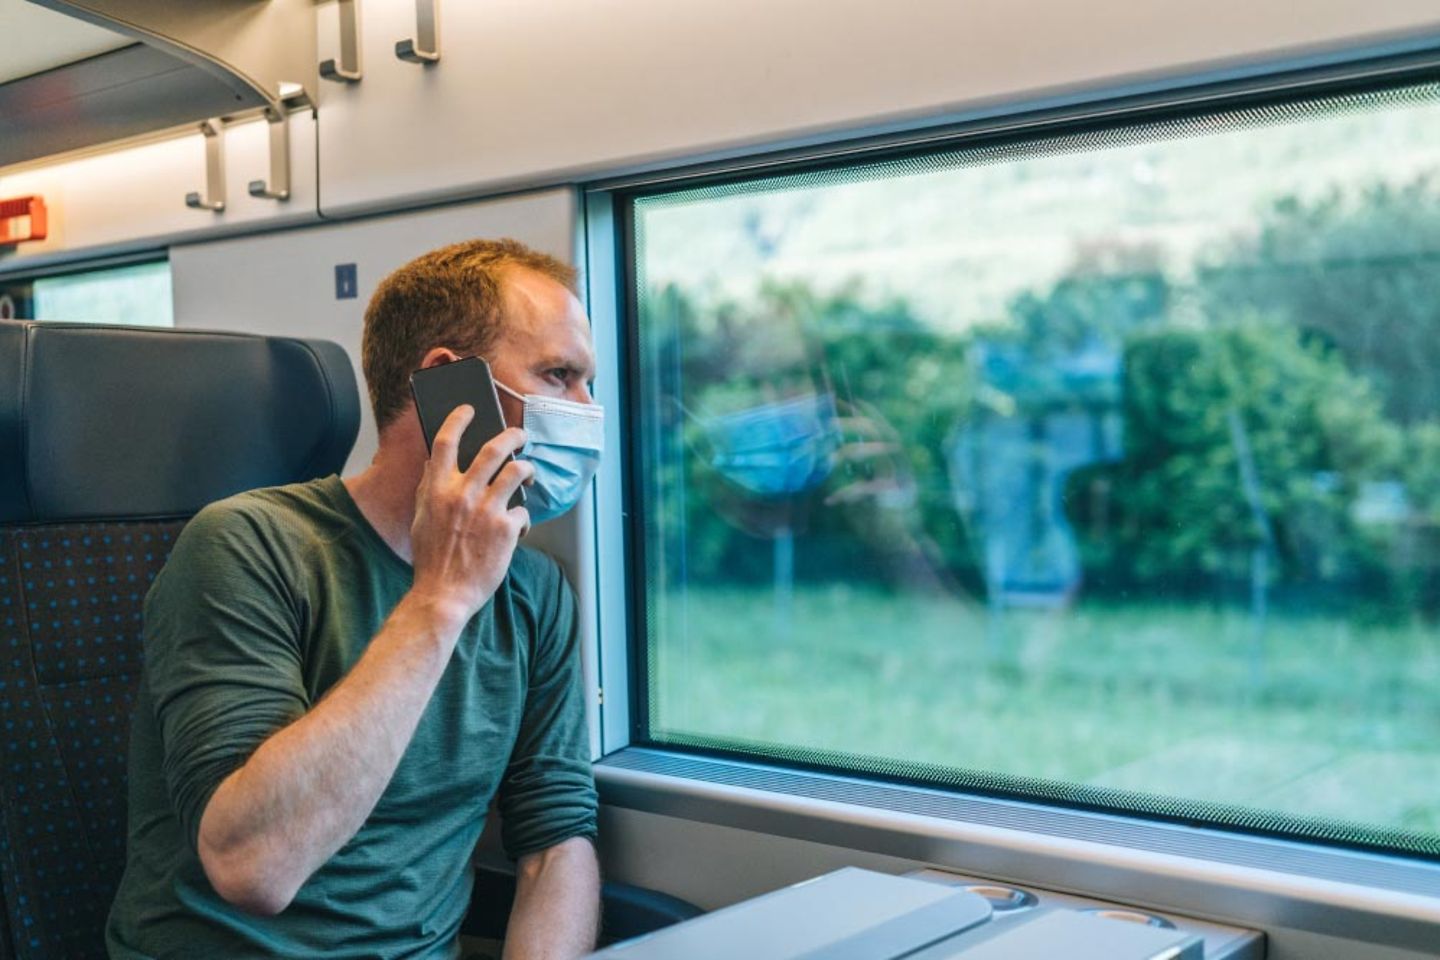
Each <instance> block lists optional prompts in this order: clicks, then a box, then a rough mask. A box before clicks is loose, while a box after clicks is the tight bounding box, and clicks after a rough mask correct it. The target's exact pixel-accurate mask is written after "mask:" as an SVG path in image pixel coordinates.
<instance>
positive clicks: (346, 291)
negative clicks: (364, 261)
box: [335, 263, 359, 300]
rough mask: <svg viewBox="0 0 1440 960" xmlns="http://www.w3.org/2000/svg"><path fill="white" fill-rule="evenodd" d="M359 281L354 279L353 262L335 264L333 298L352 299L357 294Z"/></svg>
mask: <svg viewBox="0 0 1440 960" xmlns="http://www.w3.org/2000/svg"><path fill="white" fill-rule="evenodd" d="M358 287H359V283H358V281H357V280H356V279H355V264H353V263H337V264H335V299H336V300H354V299H355V298H356V297H357V296H358V295H359V294H358Z"/></svg>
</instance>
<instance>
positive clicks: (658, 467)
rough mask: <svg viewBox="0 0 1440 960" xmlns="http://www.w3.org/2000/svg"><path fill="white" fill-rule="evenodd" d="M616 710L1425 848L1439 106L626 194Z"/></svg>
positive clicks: (1433, 721) (1295, 113)
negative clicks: (636, 672)
mask: <svg viewBox="0 0 1440 960" xmlns="http://www.w3.org/2000/svg"><path fill="white" fill-rule="evenodd" d="M633 202H634V218H633V220H634V240H635V250H636V254H635V256H636V265H635V266H636V278H637V279H636V284H637V290H636V294H637V302H638V330H639V348H640V350H639V356H640V364H641V367H640V382H639V392H640V397H641V404H642V418H641V421H640V427H639V432H638V434H637V437H636V442H637V444H638V445H639V448H640V455H641V463H642V470H641V475H640V479H639V484H640V486H639V488H638V492H639V506H640V508H641V511H642V513H643V527H642V538H643V559H644V573H645V578H646V579H645V582H646V593H645V597H646V610H645V617H644V629H645V633H646V641H647V648H648V654H649V655H648V658H647V660H648V663H647V666H646V682H647V685H648V718H647V723H648V734H649V736H650V738H651V739H652V740H654V741H656V742H660V743H669V744H679V745H691V746H704V747H712V748H721V749H730V750H740V751H746V752H752V753H760V754H764V755H769V756H775V757H781V758H790V759H795V760H801V761H812V762H815V763H819V764H823V765H827V766H840V767H846V768H851V769H858V770H864V771H870V772H874V773H881V774H887V775H897V776H902V777H907V778H914V779H919V780H923V781H930V782H937V781H938V782H943V783H949V784H953V785H957V786H963V787H967V788H972V789H989V790H997V791H1001V792H1006V793H1017V794H1023V795H1028V796H1036V797H1041V798H1045V799H1050V800H1055V801H1060V802H1080V803H1086V804H1096V805H1101V806H1106V807H1112V808H1118V809H1123V810H1130V811H1134V812H1140V813H1151V814H1157V815H1162V816H1181V817H1186V818H1192V817H1194V818H1201V819H1205V820H1208V821H1211V822H1216V823H1220V824H1230V825H1234V826H1241V827H1246V828H1259V829H1267V830H1277V831H1282V832H1286V833H1291V834H1298V835H1305V836H1310V837H1315V838H1320V839H1333V840H1339V841H1343V842H1354V843H1362V844H1373V845H1380V846H1386V847H1390V848H1395V849H1401V850H1409V851H1415V852H1426V853H1432V854H1433V853H1436V852H1440V792H1437V790H1436V789H1435V784H1437V783H1440V697H1437V696H1436V695H1435V691H1436V690H1437V689H1440V92H1437V89H1436V88H1435V87H1433V86H1425V87H1418V88H1408V89H1404V90H1397V91H1389V92H1380V93H1376V94H1373V95H1367V96H1359V97H1356V96H1351V97H1346V98H1342V99H1339V100H1333V101H1321V102H1314V103H1304V104H1290V105H1287V106H1285V107H1283V108H1265V109H1260V110H1254V111H1242V112H1238V113H1233V114H1229V115H1225V116H1213V117H1206V118H1200V119H1192V120H1187V121H1180V122H1175V123H1173V124H1170V123H1162V124H1153V125H1148V126H1145V127H1140V128H1134V129H1130V130H1123V131H1118V130H1110V131H1103V132H1098V133H1089V134H1073V135H1067V136H1064V137H1061V138H1057V139H1054V140H1051V141H1046V142H1030V143H1022V144H1012V145H1002V146H988V147H984V148H979V149H973V150H969V151H967V150H963V149H962V150H960V151H957V152H952V153H948V154H943V155H933V154H932V155H926V156H916V157H911V158H906V159H901V160H896V161H887V162H884V163H879V164H875V165H870V166H863V167H854V168H851V169H847V170H828V171H823V172H807V173H802V174H795V175H788V176H783V177H778V178H774V179H770V180H763V181H750V182H745V183H739V184H733V183H732V184H723V185H719V186H711V187H699V188H693V189H687V190H683V191H672V192H669V193H651V194H648V195H641V196H638V197H636V198H635V199H634V201H633Z"/></svg>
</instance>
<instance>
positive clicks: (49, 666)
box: [0, 520, 184, 957]
mask: <svg viewBox="0 0 1440 960" xmlns="http://www.w3.org/2000/svg"><path fill="white" fill-rule="evenodd" d="M183 525H184V521H183V520H174V521H160V522H153V521H146V522H137V523H74V524H61V525H55V526H36V527H22V528H15V529H10V530H0V758H3V768H4V773H5V775H4V776H3V777H0V808H3V809H4V810H5V811H6V814H7V819H8V822H9V825H10V826H11V829H9V830H5V831H0V875H3V879H4V881H5V882H4V888H5V897H6V901H7V904H6V905H7V906H8V908H9V911H10V913H11V919H12V921H13V929H12V930H11V934H10V935H11V939H12V940H13V944H14V950H15V954H16V956H18V957H31V956H36V957H38V956H46V957H50V956H63V957H89V956H101V955H103V947H102V942H103V935H102V931H103V929H104V923H105V914H106V911H107V910H108V909H109V905H110V899H111V897H112V896H113V895H114V891H115V887H116V886H117V885H118V883H119V880H120V873H121V871H122V870H123V869H124V866H125V784H126V776H125V755H126V746H127V739H128V718H129V716H130V707H131V703H132V701H133V698H134V690H135V683H136V681H137V680H138V677H139V671H140V665H141V619H140V611H141V603H142V601H143V600H144V597H145V592H146V591H147V590H148V589H149V587H150V582H151V581H152V580H153V579H154V577H155V574H156V573H157V572H158V571H159V570H160V567H161V565H162V564H163V563H164V562H165V558H166V556H167V555H168V554H169V551H170V545H171V543H173V542H174V539H175V537H176V535H177V534H178V533H179V531H180V528H181V527H182V526H183ZM37 890H38V891H43V895H42V896H39V897H37V896H34V895H33V893H29V894H27V893H25V892H24V891H37Z"/></svg>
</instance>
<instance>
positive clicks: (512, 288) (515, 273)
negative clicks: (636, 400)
mask: <svg viewBox="0 0 1440 960" xmlns="http://www.w3.org/2000/svg"><path fill="white" fill-rule="evenodd" d="M502 295H503V296H504V297H505V310H504V320H503V323H502V326H501V332H500V338H501V340H502V342H508V343H509V344H510V345H511V346H513V347H517V348H519V349H521V350H523V351H524V352H525V353H526V354H528V355H529V356H527V357H526V359H525V362H526V363H529V364H540V363H544V364H546V365H548V366H554V367H570V368H574V369H576V370H577V372H580V373H584V374H585V375H586V376H587V377H593V376H594V374H595V369H594V366H595V358H594V348H593V346H592V344H591V336H590V321H589V318H588V317H586V316H585V309H584V307H582V306H581V305H580V301H579V299H578V298H576V296H575V295H574V294H573V293H571V292H570V291H569V290H568V289H566V287H565V286H564V285H563V284H561V283H559V282H557V281H555V280H553V279H551V278H550V277H547V276H545V275H543V274H540V273H537V272H535V271H533V270H529V269H525V268H513V269H512V270H511V271H509V275H508V276H507V277H506V282H505V284H504V287H503V293H502Z"/></svg>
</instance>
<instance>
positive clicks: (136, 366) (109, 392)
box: [0, 321, 360, 524]
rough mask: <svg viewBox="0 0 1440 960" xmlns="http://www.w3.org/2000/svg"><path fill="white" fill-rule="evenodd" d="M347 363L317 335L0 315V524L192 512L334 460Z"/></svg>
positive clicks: (343, 418) (348, 413)
mask: <svg viewBox="0 0 1440 960" xmlns="http://www.w3.org/2000/svg"><path fill="white" fill-rule="evenodd" d="M359 424H360V406H359V394H358V392H357V390H356V388H355V374H354V372H353V370H352V369H351V366H350V360H349V358H348V357H347V356H346V354H345V351H344V350H342V349H341V348H340V347H339V346H338V345H336V344H333V343H329V342H327V341H324V340H299V339H291V338H288V337H261V336H253V335H249V334H238V333H210V332H201V331H194V330H183V331H182V330H154V329H138V328H134V327H107V326H91V325H81V324H68V323H33V322H28V321H0V523H3V524H18V523H53V522H60V521H70V520H111V519H115V520H118V519H125V518H133V517H170V516H188V515H190V514H193V513H195V512H196V511H198V510H199V509H200V508H201V507H203V506H204V505H205V504H207V503H210V502H211V501H213V500H218V499H220V498H222V497H226V496H229V495H230V494H232V493H237V492H239V491H241V490H249V489H252V488H254V487H263V486H270V485H273V484H279V483H290V482H294V481H297V480H309V479H313V478H315V477H320V476H325V475H327V474H330V473H334V472H337V471H339V470H340V468H341V467H342V466H343V465H344V463H345V458H346V457H347V456H348V455H349V453H350V448H351V446H352V445H353V444H354V443H355V434H356V431H357V430H358V429H359Z"/></svg>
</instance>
